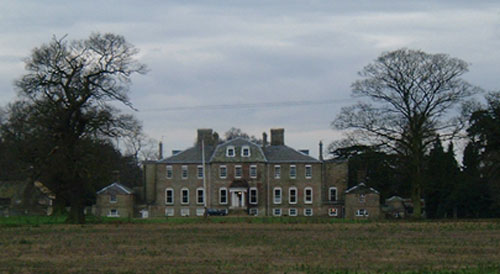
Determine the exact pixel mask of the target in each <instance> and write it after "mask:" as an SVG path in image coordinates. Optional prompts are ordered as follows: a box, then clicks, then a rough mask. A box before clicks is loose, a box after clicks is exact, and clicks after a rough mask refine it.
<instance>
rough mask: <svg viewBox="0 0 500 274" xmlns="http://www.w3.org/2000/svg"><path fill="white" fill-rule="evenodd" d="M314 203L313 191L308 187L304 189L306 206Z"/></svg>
mask: <svg viewBox="0 0 500 274" xmlns="http://www.w3.org/2000/svg"><path fill="white" fill-rule="evenodd" d="M312 202H313V189H312V188H311V187H306V188H305V189H304V204H312Z"/></svg>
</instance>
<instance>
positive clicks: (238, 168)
mask: <svg viewBox="0 0 500 274" xmlns="http://www.w3.org/2000/svg"><path fill="white" fill-rule="evenodd" d="M242 173H243V171H242V168H241V166H240V165H238V166H234V178H237V179H239V178H241V175H242Z"/></svg>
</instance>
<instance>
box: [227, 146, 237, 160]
mask: <svg viewBox="0 0 500 274" xmlns="http://www.w3.org/2000/svg"><path fill="white" fill-rule="evenodd" d="M235 154H236V153H235V151H234V147H233V146H228V147H227V148H226V156H227V157H234V155H235Z"/></svg>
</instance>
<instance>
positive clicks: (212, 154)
mask: <svg viewBox="0 0 500 274" xmlns="http://www.w3.org/2000/svg"><path fill="white" fill-rule="evenodd" d="M270 137H271V138H270V142H269V143H268V142H267V134H265V133H264V134H263V142H262V144H256V143H253V142H251V141H249V140H247V139H244V138H235V139H232V140H229V141H226V142H223V143H221V142H219V138H218V135H217V134H216V133H214V132H213V131H212V130H211V129H199V130H198V136H197V141H196V143H195V145H194V146H193V147H191V148H188V149H186V150H183V151H179V152H176V153H174V154H173V155H172V156H171V157H168V158H165V159H160V160H157V161H148V162H145V163H144V176H145V178H144V189H143V197H144V202H145V203H146V204H147V208H148V213H149V216H203V215H204V214H205V211H206V210H207V209H214V210H219V211H225V212H227V213H228V214H229V215H232V214H237V215H254V216H331V217H343V212H345V209H344V191H345V190H346V188H347V162H345V161H324V160H323V159H322V152H321V150H322V147H321V143H320V159H315V158H313V157H311V156H309V155H308V154H309V153H308V151H305V150H301V151H299V150H295V149H293V148H291V147H289V146H287V145H286V144H285V131H284V129H271V134H270Z"/></svg>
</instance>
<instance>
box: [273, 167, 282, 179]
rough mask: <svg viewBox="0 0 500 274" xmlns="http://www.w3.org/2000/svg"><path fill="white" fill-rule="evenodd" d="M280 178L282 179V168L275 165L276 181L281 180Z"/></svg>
mask: <svg viewBox="0 0 500 274" xmlns="http://www.w3.org/2000/svg"><path fill="white" fill-rule="evenodd" d="M279 178H281V166H280V165H274V179H279Z"/></svg>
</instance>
